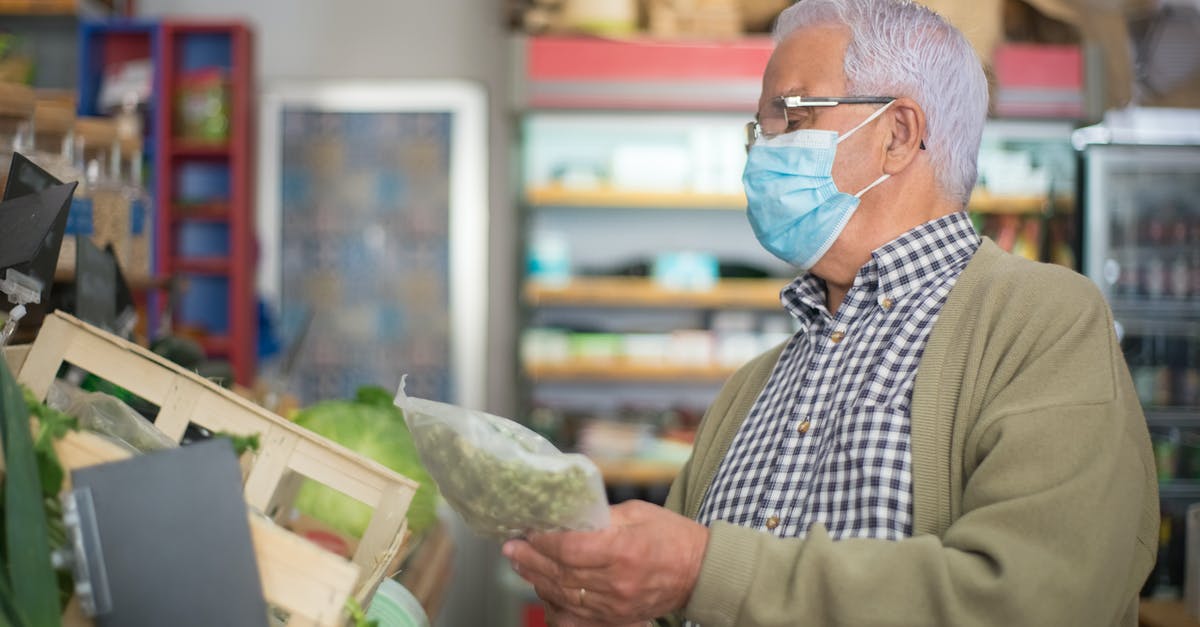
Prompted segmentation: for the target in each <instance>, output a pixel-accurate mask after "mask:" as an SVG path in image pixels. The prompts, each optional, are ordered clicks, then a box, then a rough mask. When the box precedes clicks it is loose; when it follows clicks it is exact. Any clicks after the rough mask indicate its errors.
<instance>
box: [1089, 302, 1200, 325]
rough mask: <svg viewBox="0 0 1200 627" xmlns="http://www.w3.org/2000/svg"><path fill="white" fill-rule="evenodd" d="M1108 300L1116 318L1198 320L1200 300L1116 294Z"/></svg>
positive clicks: (1199, 317)
mask: <svg viewBox="0 0 1200 627" xmlns="http://www.w3.org/2000/svg"><path fill="white" fill-rule="evenodd" d="M1110 302H1111V304H1112V311H1113V316H1115V317H1116V318H1118V319H1122V318H1130V319H1146V320H1176V321H1178V320H1200V302H1197V301H1194V300H1183V299H1170V298H1157V299H1153V300H1152V299H1150V298H1129V297H1122V296H1116V297H1114V298H1112V300H1111V301H1110Z"/></svg>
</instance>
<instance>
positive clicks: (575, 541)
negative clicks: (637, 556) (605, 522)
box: [529, 527, 619, 568]
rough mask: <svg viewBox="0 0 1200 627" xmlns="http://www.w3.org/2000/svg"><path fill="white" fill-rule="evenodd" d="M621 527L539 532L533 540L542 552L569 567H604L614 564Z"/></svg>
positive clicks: (530, 541)
mask: <svg viewBox="0 0 1200 627" xmlns="http://www.w3.org/2000/svg"><path fill="white" fill-rule="evenodd" d="M618 532H619V530H618V529H616V528H612V527H610V528H608V529H604V530H601V531H558V532H554V533H535V534H533V535H531V536H529V543H530V544H531V545H533V548H535V549H537V551H538V552H539V553H541V554H542V555H545V556H546V557H548V558H550V559H552V560H554V561H555V562H558V563H559V564H562V565H563V566H566V567H568V568H603V567H605V566H608V565H609V564H611V563H612V555H613V547H614V543H615V541H616V537H617V535H618Z"/></svg>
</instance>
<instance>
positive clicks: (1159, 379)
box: [1151, 333, 1173, 407]
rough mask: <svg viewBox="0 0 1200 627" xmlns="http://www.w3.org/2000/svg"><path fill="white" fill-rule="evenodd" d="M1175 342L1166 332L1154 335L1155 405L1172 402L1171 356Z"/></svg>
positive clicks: (1153, 399) (1165, 404)
mask: <svg viewBox="0 0 1200 627" xmlns="http://www.w3.org/2000/svg"><path fill="white" fill-rule="evenodd" d="M1172 349H1173V344H1172V343H1170V342H1168V341H1167V336H1166V334H1164V333H1159V334H1157V335H1155V336H1154V358H1155V360H1156V361H1155V364H1154V396H1153V397H1152V401H1153V402H1152V403H1151V404H1153V405H1156V406H1158V407H1166V406H1168V405H1170V404H1171V400H1172V399H1171V357H1172Z"/></svg>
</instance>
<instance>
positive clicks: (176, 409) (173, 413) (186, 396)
mask: <svg viewBox="0 0 1200 627" xmlns="http://www.w3.org/2000/svg"><path fill="white" fill-rule="evenodd" d="M203 396H204V388H203V387H202V386H200V385H198V384H197V383H196V382H194V381H189V380H188V379H185V378H183V377H174V380H173V381H171V386H170V388H169V389H168V390H167V395H166V397H165V398H164V399H163V403H162V406H161V407H159V409H158V416H157V417H156V418H155V419H154V426H155V427H158V430H159V431H162V432H163V433H165V434H167V437H169V438H171V439H172V440H175V441H176V442H178V441H180V440H182V439H183V433H184V431H186V430H187V426H188V423H190V422H191V421H192V416H193V415H195V412H196V408H197V406H198V405H199V404H200V401H201V398H202V397H203Z"/></svg>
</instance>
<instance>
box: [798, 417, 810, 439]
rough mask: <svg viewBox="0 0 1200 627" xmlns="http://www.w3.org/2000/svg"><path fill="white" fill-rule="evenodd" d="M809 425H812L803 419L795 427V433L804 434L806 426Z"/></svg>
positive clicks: (806, 429) (806, 430) (806, 431)
mask: <svg viewBox="0 0 1200 627" xmlns="http://www.w3.org/2000/svg"><path fill="white" fill-rule="evenodd" d="M811 426H812V423H810V422H809V421H807V420H805V421H804V422H802V423H800V425H799V426H797V427H796V433H799V434H800V435H804V434H805V433H808V428H809V427H811Z"/></svg>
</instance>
